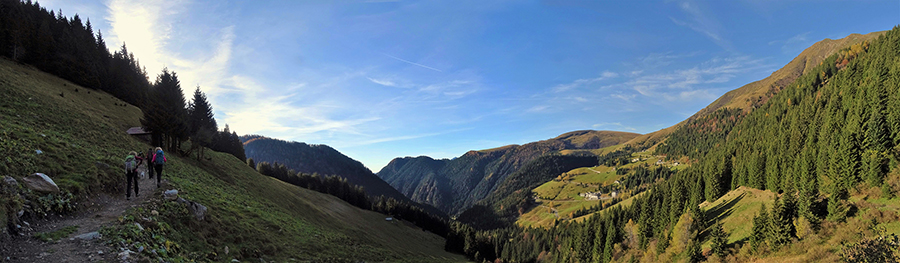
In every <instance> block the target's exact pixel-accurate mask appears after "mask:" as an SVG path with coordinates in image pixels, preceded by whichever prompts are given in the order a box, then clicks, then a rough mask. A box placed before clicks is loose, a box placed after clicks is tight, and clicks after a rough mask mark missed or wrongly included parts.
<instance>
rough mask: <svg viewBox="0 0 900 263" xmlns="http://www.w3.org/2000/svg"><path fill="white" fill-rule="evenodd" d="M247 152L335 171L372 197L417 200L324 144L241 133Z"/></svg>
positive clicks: (315, 170) (311, 170)
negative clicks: (362, 188)
mask: <svg viewBox="0 0 900 263" xmlns="http://www.w3.org/2000/svg"><path fill="white" fill-rule="evenodd" d="M240 138H241V141H242V142H243V143H244V152H245V154H246V155H247V157H248V158H252V159H253V161H254V162H256V163H257V164H258V163H260V162H267V163H270V164H274V163H279V164H283V165H285V166H286V167H287V168H288V169H292V170H294V171H295V172H300V173H305V174H319V175H323V176H326V175H336V176H339V177H343V178H346V179H347V181H348V182H349V183H351V184H354V185H358V186H362V187H364V189H365V191H366V193H367V194H368V195H369V196H371V197H377V196H385V197H390V198H394V199H396V200H399V201H405V202H410V203H417V202H415V201H413V200H411V199H410V198H408V197H407V196H405V195H403V194H402V193H401V192H399V191H397V190H396V189H394V187H393V186H391V185H390V184H388V183H387V182H385V181H384V180H382V179H381V178H380V177H378V176H377V175H375V174H374V173H372V171H371V170H369V169H368V168H366V167H365V165H363V164H362V163H361V162H359V161H357V160H355V159H353V158H350V157H349V156H347V155H344V154H343V153H341V152H340V151H338V150H336V149H334V148H332V147H330V146H328V145H324V144H307V143H303V142H290V141H285V140H280V139H275V138H270V137H266V136H262V135H244V136H240ZM422 207H423V208H424V209H426V210H427V211H429V212H432V213H434V214H437V215H441V216H443V215H444V213H443V212H440V211H439V210H438V209H435V208H433V207H430V206H428V205H422Z"/></svg>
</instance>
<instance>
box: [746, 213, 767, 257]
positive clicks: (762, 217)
mask: <svg viewBox="0 0 900 263" xmlns="http://www.w3.org/2000/svg"><path fill="white" fill-rule="evenodd" d="M768 229H769V213H768V212H767V211H766V205H762V208H760V209H759V213H757V214H756V217H754V218H753V227H752V228H751V230H750V248H751V249H752V250H753V252H755V253H760V252H762V251H763V248H764V247H765V244H766V236H767V234H766V233H767V232H768Z"/></svg>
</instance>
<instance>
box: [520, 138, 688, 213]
mask: <svg viewBox="0 0 900 263" xmlns="http://www.w3.org/2000/svg"><path fill="white" fill-rule="evenodd" d="M610 147H615V146H610ZM632 156H633V157H634V158H642V159H643V160H642V161H638V162H634V163H629V164H626V165H623V166H621V167H620V168H628V169H630V168H633V167H635V166H638V165H644V164H647V165H651V166H655V163H656V161H657V160H658V158H657V157H656V156H653V155H650V154H648V153H645V152H640V153H634V154H632ZM679 167H686V165H679V166H677V167H675V168H673V169H678V168H679ZM598 172H599V173H598ZM623 177H625V175H617V174H616V172H615V170H613V168H612V167H607V166H602V165H601V166H595V167H582V168H576V169H573V170H571V171H569V172H566V173H564V174H562V175H560V176H559V177H557V178H556V179H555V180H552V181H549V182H547V183H544V184H542V185H541V186H538V187H536V188H534V189H532V192H534V194H535V196H537V197H539V198H542V199H544V200H542V201H538V205H537V206H535V207H533V208H532V209H530V210H529V211H527V212H526V213H524V214H522V215H521V216H519V218H518V219H517V220H516V224H517V225H520V226H530V227H548V226H550V225H552V224H553V221H555V220H556V218H557V217H556V215H555V214H554V213H553V211H552V210H551V209H549V208H548V207H553V208H555V209H556V210H557V213H558V214H559V217H560V218H563V219H570V218H569V217H570V216H569V215H570V214H571V213H572V212H575V211H578V210H579V209H583V208H589V207H592V206H595V205H598V204H600V203H601V202H609V201H600V200H584V197H581V196H579V194H580V193H584V192H593V191H596V189H597V186H607V185H612V184H614V182H615V181H616V180H619V179H621V178H623ZM625 198H626V199H625V200H623V201H622V202H620V203H619V204H622V203H625V205H628V204H630V203H631V200H632V197H627V196H626V197H625ZM617 205H618V204H617ZM591 215H592V214H588V215H585V216H581V217H578V218H575V220H584V218H587V217H590V216H591Z"/></svg>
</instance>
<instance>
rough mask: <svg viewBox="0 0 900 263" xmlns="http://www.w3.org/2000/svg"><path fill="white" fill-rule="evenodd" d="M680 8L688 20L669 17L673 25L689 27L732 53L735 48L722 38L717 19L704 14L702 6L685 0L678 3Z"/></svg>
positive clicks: (720, 27)
mask: <svg viewBox="0 0 900 263" xmlns="http://www.w3.org/2000/svg"><path fill="white" fill-rule="evenodd" d="M678 8H679V9H681V11H683V12H684V13H686V15H687V16H688V20H681V19H677V18H675V17H671V16H670V17H669V19H671V20H672V22H673V23H675V24H676V25H679V26H684V27H688V28H690V29H691V30H694V31H697V32H698V33H701V34H703V35H705V36H706V37H709V38H710V39H711V40H712V41H713V42H714V43H716V45H719V46H720V47H722V48H723V49H725V50H728V51H731V50H733V47H732V45H731V42H729V41H728V40H727V39H725V38H724V37H722V26H721V24H720V23H719V21H718V20H716V19H715V17H714V16H713V15H711V14H709V13H707V12H704V11H703V10H702V8H701V6H700V5H698V4H697V3H696V2H693V1H689V0H685V1H681V2H679V3H678Z"/></svg>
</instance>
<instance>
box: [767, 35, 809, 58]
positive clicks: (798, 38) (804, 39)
mask: <svg viewBox="0 0 900 263" xmlns="http://www.w3.org/2000/svg"><path fill="white" fill-rule="evenodd" d="M810 33H812V32H805V33H800V34H797V35H794V36H792V37H790V38H788V39H784V40H773V41H769V45H779V44H780V45H781V52H783V53H785V54H792V53H796V52H798V50H803V49H804V48H806V47H808V46H810V42H812V41H810V40H809V34H810Z"/></svg>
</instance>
